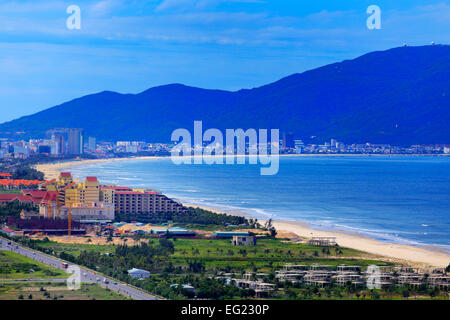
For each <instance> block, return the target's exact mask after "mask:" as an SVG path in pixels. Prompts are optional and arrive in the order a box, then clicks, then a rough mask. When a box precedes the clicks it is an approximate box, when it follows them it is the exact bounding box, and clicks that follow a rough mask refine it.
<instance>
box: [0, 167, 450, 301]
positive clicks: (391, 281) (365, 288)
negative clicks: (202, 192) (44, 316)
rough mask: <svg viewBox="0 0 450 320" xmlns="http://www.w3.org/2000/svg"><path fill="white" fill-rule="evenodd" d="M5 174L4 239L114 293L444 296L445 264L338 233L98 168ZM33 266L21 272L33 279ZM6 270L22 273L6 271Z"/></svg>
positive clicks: (1, 196) (1, 200)
mask: <svg viewBox="0 0 450 320" xmlns="http://www.w3.org/2000/svg"><path fill="white" fill-rule="evenodd" d="M56 165H58V164H56ZM59 165H61V164H59ZM47 166H49V165H47ZM38 168H40V167H39V166H38ZM32 170H35V169H32ZM0 176H1V177H2V180H1V181H3V183H2V184H1V189H0V211H1V212H0V213H1V215H0V218H1V219H2V220H1V223H2V226H1V230H0V233H1V234H0V236H1V237H3V239H2V240H1V241H2V245H4V246H5V247H6V248H7V249H8V250H10V251H12V252H14V251H17V252H20V249H19V248H21V247H26V248H29V249H31V250H35V252H36V254H50V255H52V256H54V257H55V258H57V259H59V260H57V262H56V263H55V264H54V267H56V268H57V269H63V270H64V269H65V268H67V266H68V265H70V264H75V265H80V266H82V267H84V268H89V270H93V271H92V272H93V274H95V276H93V277H94V278H93V279H96V280H92V282H93V283H94V284H96V285H98V286H100V287H106V288H109V289H111V290H113V291H115V292H117V293H120V290H119V286H120V283H123V285H125V286H127V285H131V286H133V287H137V288H140V289H141V290H144V292H147V294H149V295H153V296H151V297H156V298H158V299H163V298H168V299H196V298H198V299H204V298H213V299H217V298H236V297H241V298H247V299H273V298H282V299H321V298H331V297H341V298H342V297H346V298H352V299H391V298H392V297H395V296H398V297H402V298H409V297H412V296H414V297H415V298H417V297H419V298H420V299H429V298H437V299H448V285H449V280H450V274H449V272H450V267H449V266H447V265H446V264H443V263H442V264H440V266H436V265H434V266H433V264H427V263H417V262H416V263H411V261H407V260H399V259H392V258H391V259H390V258H389V257H385V256H383V255H381V254H370V253H368V252H364V251H360V250H355V249H351V248H347V247H345V246H343V245H342V244H341V239H342V241H344V240H345V238H341V237H340V236H338V237H333V236H312V235H311V234H312V233H311V234H307V233H302V232H297V233H294V232H286V231H283V230H282V229H280V228H275V225H276V224H274V223H273V222H272V221H270V220H268V221H257V220H256V219H249V218H247V217H245V216H232V215H227V214H223V213H217V212H213V211H209V210H208V209H207V208H206V209H205V208H198V207H197V208H195V207H194V208H193V207H192V206H185V205H183V204H182V203H179V202H178V201H176V200H174V199H170V198H169V197H167V196H166V195H164V194H162V193H160V192H157V191H154V190H152V189H136V188H131V187H127V186H118V185H106V184H102V183H101V181H99V180H98V179H97V177H93V176H89V177H85V178H84V180H83V181H78V180H77V179H76V178H74V177H73V176H72V174H71V173H70V172H66V171H61V172H60V173H59V176H58V177H57V178H52V179H48V180H45V179H44V180H42V181H41V180H26V179H14V172H13V173H9V172H2V173H0ZM44 176H48V173H47V174H45V175H44ZM5 181H7V183H5ZM12 241H13V242H12ZM344 242H345V241H344ZM15 243H17V245H15ZM19 246H20V247H19ZM18 250H19V251H18ZM23 250H25V249H23ZM26 250H28V249H26ZM39 252H41V253H39ZM444 256H445V255H444ZM0 258H1V257H0ZM124 258H126V260H124ZM0 260H1V259H0ZM58 261H60V262H58ZM30 263H31V265H32V262H31V261H30ZM0 264H1V261H0ZM0 266H1V265H0ZM35 268H36V269H37V267H33V270H34V269H35ZM2 270H7V269H2ZM33 270H31V269H29V270H25V271H22V272H24V273H25V274H26V275H27V277H29V278H33V273H35V271H33ZM374 270H375V271H374ZM10 272H13V273H14V272H18V271H13V270H11V269H9V271H2V273H4V274H0V278H1V277H2V276H6V277H7V278H8V277H9V276H8V274H10ZM100 275H101V276H100ZM108 279H111V280H108ZM122 290H123V289H122ZM128 290H131V289H128ZM6 291H7V292H10V290H6ZM124 292H128V291H124ZM131 292H132V291H130V294H126V296H127V295H128V296H129V297H131V298H133V297H134V296H133V295H132V294H131ZM0 293H1V291H0ZM19 296H20V294H19V295H18V297H19ZM149 297H150V296H149ZM134 298H135V297H134ZM0 299H1V294H0Z"/></svg>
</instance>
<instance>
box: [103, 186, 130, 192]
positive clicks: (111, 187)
mask: <svg viewBox="0 0 450 320" xmlns="http://www.w3.org/2000/svg"><path fill="white" fill-rule="evenodd" d="M100 189H111V190H123V191H131V190H132V189H131V188H128V187H114V186H102V187H100Z"/></svg>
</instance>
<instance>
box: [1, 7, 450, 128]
mask: <svg viewBox="0 0 450 320" xmlns="http://www.w3.org/2000/svg"><path fill="white" fill-rule="evenodd" d="M72 4H75V5H78V6H79V7H80V9H81V30H68V29H67V28H66V19H67V17H68V16H69V15H68V14H67V13H66V8H67V7H68V6H69V5H72ZM372 4H375V5H378V6H379V7H380V8H381V10H382V15H381V26H382V29H381V30H368V29H367V27H366V20H367V17H368V15H367V13H366V9H367V7H368V6H369V5H372ZM431 41H435V42H436V43H446V44H449V41H450V1H446V0H436V1H433V0H429V1H415V0H408V1H404V0H395V1H394V0H392V1H378V0H370V1H365V0H349V1H345V0H339V1H337V0H315V1H301V0H296V1H287V0H147V1H145V0H96V1H94V0H90V1H84V0H71V1H60V0H32V1H28V0H16V1H12V0H0V122H3V121H8V120H12V119H15V118H18V117H20V116H23V115H27V114H31V113H34V112H37V111H40V110H42V109H45V108H47V107H51V106H54V105H57V104H60V103H62V102H64V101H67V100H71V99H73V98H76V97H79V96H82V95H85V94H89V93H94V92H98V91H103V90H113V91H118V92H122V93H137V92H140V91H143V90H145V89H147V88H149V87H152V86H157V85H162V84H168V83H183V84H186V85H192V86H198V87H203V88H211V89H226V90H238V89H240V88H252V87H256V86H260V85H263V84H267V83H270V82H273V81H275V80H278V79H280V78H282V77H284V76H287V75H289V74H292V73H296V72H302V71H305V70H308V69H312V68H314V67H318V66H322V65H325V64H328V63H332V62H336V61H341V60H344V59H351V58H355V57H357V56H359V55H361V54H364V53H367V52H370V51H375V50H385V49H388V48H391V47H397V46H401V45H402V44H403V43H404V42H405V43H407V44H408V45H424V44H429V43H430V42H431Z"/></svg>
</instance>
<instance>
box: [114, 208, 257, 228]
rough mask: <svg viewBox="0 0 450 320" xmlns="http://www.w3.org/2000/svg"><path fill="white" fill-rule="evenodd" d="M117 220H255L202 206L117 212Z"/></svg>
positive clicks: (218, 222) (227, 222)
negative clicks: (177, 209) (182, 210)
mask: <svg viewBox="0 0 450 320" xmlns="http://www.w3.org/2000/svg"><path fill="white" fill-rule="evenodd" d="M116 220H117V221H127V222H129V221H140V222H144V223H165V222H168V221H172V222H174V223H189V224H204V225H241V224H245V225H248V226H252V224H254V222H253V220H252V221H249V220H247V219H246V218H244V217H239V216H232V215H228V214H218V213H215V212H212V211H208V210H204V209H201V208H188V211H187V212H182V213H174V212H158V213H152V214H145V213H142V214H138V215H130V214H123V213H120V212H118V213H116Z"/></svg>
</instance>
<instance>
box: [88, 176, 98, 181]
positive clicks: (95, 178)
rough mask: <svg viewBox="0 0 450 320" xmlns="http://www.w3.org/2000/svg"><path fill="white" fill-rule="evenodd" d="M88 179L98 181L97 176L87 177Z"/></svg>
mask: <svg viewBox="0 0 450 320" xmlns="http://www.w3.org/2000/svg"><path fill="white" fill-rule="evenodd" d="M86 180H87V181H97V177H86Z"/></svg>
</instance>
